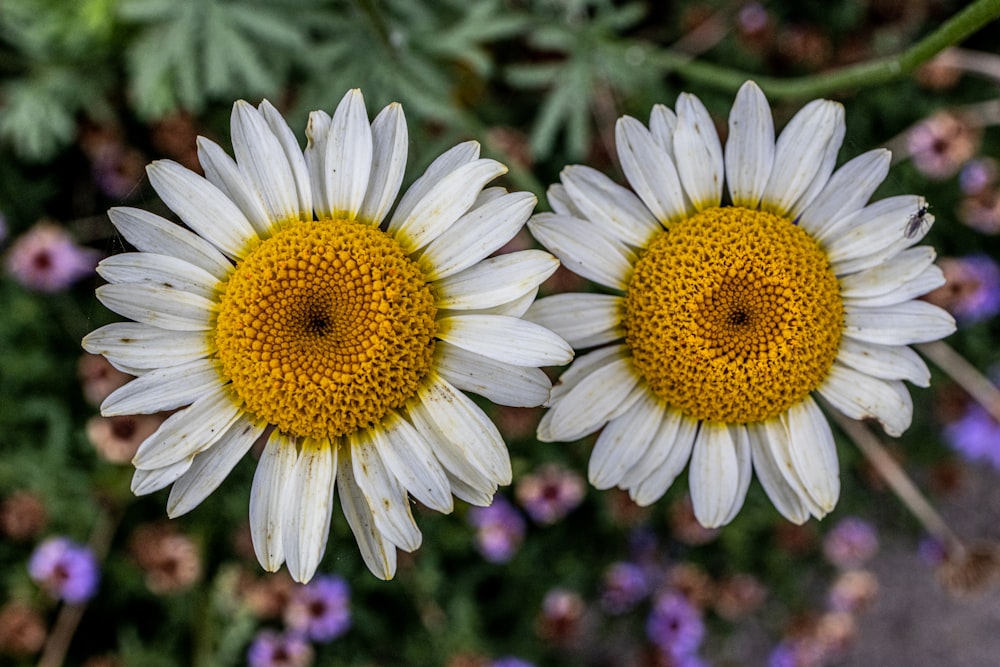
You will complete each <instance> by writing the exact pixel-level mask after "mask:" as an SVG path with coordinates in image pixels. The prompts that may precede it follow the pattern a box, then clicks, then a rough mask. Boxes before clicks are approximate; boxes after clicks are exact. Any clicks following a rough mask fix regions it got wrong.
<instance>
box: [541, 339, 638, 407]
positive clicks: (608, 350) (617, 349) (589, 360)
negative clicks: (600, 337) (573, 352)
mask: <svg viewBox="0 0 1000 667" xmlns="http://www.w3.org/2000/svg"><path fill="white" fill-rule="evenodd" d="M629 354H630V353H629V351H628V347H627V346H626V345H625V344H624V343H619V344H615V345H608V346H607V347H601V348H598V349H596V350H593V351H591V352H588V353H587V354H584V355H582V356H579V357H577V358H576V359H574V360H573V363H572V364H570V366H569V368H567V369H566V370H564V371H563V373H562V375H560V376H559V380H558V381H557V382H556V383H555V384H554V385H553V387H552V396H551V397H550V401H549V402H550V403H555V402H556V401H558V400H560V399H561V398H562V397H563V396H564V395H566V394H567V393H568V392H569V390H570V389H572V388H573V387H575V386H576V385H578V384H580V382H581V381H582V380H583V379H584V378H586V377H587V376H588V375H590V374H591V373H593V372H594V371H596V370H597V369H598V368H601V367H602V366H605V365H607V364H609V363H611V362H612V361H615V360H618V359H624V358H626V357H628V356H629Z"/></svg>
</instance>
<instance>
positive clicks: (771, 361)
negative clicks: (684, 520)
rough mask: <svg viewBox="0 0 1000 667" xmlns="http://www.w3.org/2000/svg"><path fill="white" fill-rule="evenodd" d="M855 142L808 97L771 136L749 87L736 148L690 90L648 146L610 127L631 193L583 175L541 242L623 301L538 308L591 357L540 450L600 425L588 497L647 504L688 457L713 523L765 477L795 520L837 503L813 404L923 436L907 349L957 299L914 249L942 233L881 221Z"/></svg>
mask: <svg viewBox="0 0 1000 667" xmlns="http://www.w3.org/2000/svg"><path fill="white" fill-rule="evenodd" d="M844 131H845V126H844V112H843V108H842V107H841V105H840V104H837V103H836V102H830V101H827V100H815V101H813V102H811V103H809V104H808V105H806V107H805V108H803V109H802V110H801V111H800V112H799V113H798V114H796V116H795V117H794V118H793V119H792V120H791V121H790V122H789V123H788V125H787V127H786V128H785V129H784V131H783V132H782V133H781V135H780V136H779V137H777V140H775V133H774V125H773V121H772V118H771V112H770V109H769V107H768V104H767V100H766V99H765V98H764V95H763V93H762V92H761V90H760V89H759V88H758V87H757V86H756V84H754V83H753V82H748V83H746V84H745V85H744V86H743V87H742V88H741V89H740V92H739V94H738V95H737V97H736V102H735V104H734V105H733V109H732V112H731V113H730V116H729V138H728V140H727V142H726V146H725V150H723V146H722V143H721V142H720V140H719V137H718V136H717V134H716V132H715V126H714V124H713V122H712V119H711V117H710V116H709V114H708V111H707V110H706V109H705V107H704V106H703V105H702V103H701V102H700V101H699V100H698V98H696V97H694V96H693V95H688V94H682V95H681V96H680V98H679V99H678V101H677V111H676V113H674V112H672V111H670V110H669V109H667V108H666V107H663V106H656V107H655V108H654V109H653V112H652V115H651V118H650V122H649V127H648V128H647V127H646V126H644V125H643V124H642V123H640V122H639V121H638V120H636V119H634V118H629V117H624V118H621V119H620V120H619V121H618V125H617V127H616V139H617V145H618V157H619V159H620V161H621V166H622V170H623V171H624V173H625V176H626V178H627V179H628V181H629V184H630V185H631V186H632V191H630V190H628V189H626V188H624V187H621V186H619V185H616V184H615V183H614V182H612V181H611V180H610V179H609V178H608V177H606V176H604V175H603V174H600V173H598V172H597V171H595V170H593V169H590V168H588V167H583V166H570V167H567V168H566V169H565V170H564V171H563V172H562V175H561V181H562V183H561V184H556V185H553V186H552V187H551V188H550V189H549V193H548V196H549V202H550V204H551V206H552V208H553V209H554V211H555V212H554V213H540V214H537V215H535V216H534V217H533V218H532V220H531V221H529V223H528V226H529V228H530V229H531V231H532V232H533V233H534V235H535V237H536V238H537V239H538V240H539V241H541V242H542V243H543V244H544V245H545V246H546V247H548V248H549V249H550V250H551V251H552V252H553V253H554V254H555V255H556V256H557V257H559V258H560V260H562V262H563V263H564V264H565V265H566V266H568V267H569V268H570V269H572V270H573V271H575V272H576V273H578V274H580V275H581V276H583V277H585V278H588V279H590V280H592V281H594V282H596V283H598V284H599V285H602V286H603V287H605V288H607V291H608V292H610V293H582V294H560V295H556V296H552V297H548V298H545V299H541V300H539V301H537V302H536V303H535V304H534V305H532V306H531V308H530V309H529V310H528V313H527V314H526V316H525V317H526V318H527V319H531V320H532V321H534V322H537V323H540V324H542V325H544V326H546V327H549V328H551V329H552V330H553V331H555V332H556V333H558V334H560V335H561V336H563V337H564V338H565V339H566V340H567V341H569V343H570V344H571V345H573V346H574V347H575V348H576V349H578V350H579V349H582V348H594V349H593V350H591V351H590V352H588V353H587V354H584V355H583V356H579V357H578V358H577V359H576V361H574V362H573V364H572V366H570V367H569V369H568V370H567V371H566V372H565V373H564V374H563V375H562V377H561V379H560V381H559V382H558V383H557V385H556V386H555V388H554V389H553V392H552V397H551V399H550V409H549V410H548V412H547V413H546V414H545V416H544V417H543V419H542V421H541V423H540V425H539V428H538V436H539V438H540V439H542V440H546V441H551V440H574V439H577V438H580V437H582V436H584V435H587V434H589V433H593V432H595V431H597V430H599V429H601V428H602V427H603V431H602V432H601V434H600V435H599V436H598V438H597V442H596V444H595V446H594V450H593V453H592V454H591V458H590V466H589V473H590V481H591V482H592V483H593V484H594V486H596V487H597V488H601V489H604V488H610V487H613V486H617V487H620V488H623V489H627V490H628V491H629V493H630V494H631V496H632V498H633V499H634V500H635V501H636V502H637V503H639V504H640V505H648V504H650V503H652V502H653V501H655V500H657V499H658V498H660V496H662V495H663V493H664V492H665V491H666V489H667V488H668V487H669V486H670V484H671V483H672V482H673V481H674V479H676V478H677V476H678V475H679V474H680V473H681V471H682V470H683V468H684V467H685V465H686V464H687V463H688V461H689V460H690V470H689V473H688V476H689V482H690V491H691V496H692V500H693V504H694V511H695V515H696V516H697V518H698V520H699V521H700V522H701V523H702V524H703V525H705V526H708V527H715V526H720V525H723V524H726V523H728V522H729V521H731V520H732V519H733V518H734V517H735V516H736V514H737V513H738V512H739V510H740V508H741V507H742V505H743V500H744V497H745V495H746V492H747V487H748V485H749V484H750V478H751V470H752V469H754V470H756V471H757V477H758V479H759V480H760V482H761V484H762V485H763V487H764V489H765V491H766V492H767V494H768V496H769V497H770V498H771V500H772V501H773V502H774V505H775V506H776V507H777V509H778V511H779V512H781V513H782V514H783V515H784V516H786V517H787V518H788V519H790V520H792V521H794V522H796V523H802V522H804V521H806V520H807V519H808V518H809V516H810V515H813V516H815V517H817V518H820V517H822V516H824V515H825V514H826V513H828V512H829V511H830V510H831V509H833V507H834V505H835V504H836V502H837V498H838V495H839V493H840V478H839V472H838V462H837V451H836V447H835V445H834V440H833V436H832V434H831V431H830V427H829V425H828V424H827V421H826V418H825V417H824V416H823V414H822V412H821V411H820V409H819V407H818V406H817V402H816V399H815V398H814V395H816V394H818V395H819V396H821V397H822V398H823V399H825V400H826V401H827V402H828V403H829V404H830V405H831V406H832V407H833V408H834V409H837V410H839V411H841V412H842V413H844V414H845V415H847V416H848V417H851V418H854V419H866V418H872V419H876V420H878V421H879V422H881V423H882V425H883V427H884V428H885V431H886V432H887V433H888V434H889V435H892V436H898V435H900V434H901V433H902V432H903V431H904V430H905V429H906V428H907V427H908V426H909V424H910V419H911V416H912V410H913V404H912V402H911V399H910V395H909V392H908V390H907V389H906V387H905V385H904V384H903V380H908V381H909V382H912V383H914V384H916V385H918V386H927V384H928V382H929V378H930V375H929V373H928V370H927V367H926V366H925V365H924V363H923V361H922V360H921V359H920V358H919V357H918V356H917V354H916V353H915V352H914V351H913V350H912V349H910V348H909V347H908V345H910V344H912V343H920V342H925V341H931V340H935V339H938V338H941V337H943V336H946V335H948V334H949V333H951V332H952V331H954V328H955V324H954V321H953V320H952V318H951V316H949V315H948V314H947V313H946V312H945V311H943V310H941V309H940V308H937V307H935V306H932V305H931V304H929V303H926V302H924V301H917V300H914V299H915V297H917V296H919V295H921V294H924V293H926V292H928V291H930V290H931V289H934V288H935V287H937V286H939V285H941V284H942V283H943V282H944V279H943V277H942V274H941V271H940V270H939V269H938V268H937V267H936V266H934V265H933V261H934V256H935V254H934V250H933V249H931V248H929V247H926V246H921V247H915V248H914V247H911V246H913V245H914V244H915V243H916V242H917V241H918V240H919V239H920V238H921V237H922V236H923V235H924V234H926V232H927V229H929V227H930V224H929V223H931V222H933V218H932V217H931V216H930V215H925V220H924V224H920V225H911V224H910V218H911V216H912V215H916V214H917V213H918V212H926V205H925V202H924V200H923V199H922V198H920V197H916V196H900V197H891V198H889V199H884V200H881V201H878V202H875V203H872V204H867V201H868V199H869V197H870V196H871V195H872V193H873V192H874V191H875V189H876V188H877V187H878V185H879V184H880V183H881V182H882V180H883V179H884V178H885V176H886V174H887V173H888V168H889V152H888V151H886V150H874V151H871V152H868V153H865V154H863V155H861V156H859V157H857V158H855V159H853V160H851V161H850V162H848V163H846V164H844V165H843V166H842V167H840V168H839V169H837V170H836V171H835V170H834V165H835V162H836V158H837V152H838V150H839V149H840V144H841V141H842V139H843V137H844ZM724 181H725V182H726V183H727V185H728V193H729V202H728V203H725V204H724V203H723V182H724ZM633 191H634V192H633ZM915 228H916V229H915Z"/></svg>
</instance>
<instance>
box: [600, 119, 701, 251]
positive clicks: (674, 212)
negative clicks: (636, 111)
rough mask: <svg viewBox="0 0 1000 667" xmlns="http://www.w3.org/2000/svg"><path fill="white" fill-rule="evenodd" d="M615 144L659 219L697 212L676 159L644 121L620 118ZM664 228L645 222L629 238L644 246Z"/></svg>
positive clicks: (627, 173) (627, 175)
mask: <svg viewBox="0 0 1000 667" xmlns="http://www.w3.org/2000/svg"><path fill="white" fill-rule="evenodd" d="M615 144H616V145H617V147H618V160H619V161H620V162H621V165H622V171H623V172H624V173H625V178H627V179H628V182H629V185H631V186H632V188H633V189H635V192H636V194H637V195H639V198H640V199H642V202H643V203H644V204H645V205H646V208H648V209H649V210H650V212H651V213H652V214H653V216H654V217H655V218H656V219H657V220H659V221H660V222H664V223H665V222H668V221H671V220H678V219H680V218H682V217H683V216H685V215H687V214H688V213H690V212H693V210H694V209H693V207H691V205H690V202H689V201H687V197H686V195H685V194H684V188H683V187H682V186H681V180H680V177H679V176H678V175H677V167H675V166H674V161H673V160H671V159H670V155H669V154H668V153H667V151H665V150H663V149H662V148H660V147H659V146H658V145H657V144H656V142H655V141H654V140H653V136H652V135H651V134H650V132H649V130H647V129H646V128H645V127H644V126H643V124H642V123H640V122H639V121H638V120H636V119H635V118H632V117H631V116H623V117H621V118H619V119H618V123H617V124H616V125H615ZM660 229H661V228H660V227H659V226H658V225H657V226H650V225H643V226H642V227H640V228H639V229H637V230H636V231H638V232H639V234H638V235H634V236H633V237H632V238H629V239H627V240H628V241H629V242H630V243H633V244H634V245H637V246H640V247H644V246H645V245H646V241H648V239H649V236H650V235H652V234H654V233H656V232H658V231H660ZM633 239H634V240H633Z"/></svg>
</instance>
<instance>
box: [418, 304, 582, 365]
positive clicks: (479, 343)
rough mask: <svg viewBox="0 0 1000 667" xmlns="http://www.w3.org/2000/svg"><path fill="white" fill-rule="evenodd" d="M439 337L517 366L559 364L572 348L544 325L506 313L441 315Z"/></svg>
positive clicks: (565, 358) (569, 353)
mask: <svg viewBox="0 0 1000 667" xmlns="http://www.w3.org/2000/svg"><path fill="white" fill-rule="evenodd" d="M437 324H438V331H437V337H438V338H440V339H441V340H445V341H448V342H449V343H451V344H452V345H455V346H458V347H460V348H462V349H464V350H468V351H469V352H475V353H476V354H481V355H483V356H484V357H489V358H490V359H496V360H497V361H502V362H504V363H508V364H513V365H515V366H559V365H562V364H566V363H569V361H570V359H572V358H573V348H571V347H570V346H569V345H567V344H566V341H564V340H563V339H562V338H560V337H559V336H557V335H555V334H554V333H552V332H551V331H549V330H548V329H546V328H545V327H541V326H538V325H537V324H534V323H533V322H526V321H524V320H521V319H518V318H516V317H507V316H504V315H460V316H457V317H445V318H441V319H439V320H438V322H437Z"/></svg>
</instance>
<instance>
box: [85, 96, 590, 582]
mask: <svg viewBox="0 0 1000 667" xmlns="http://www.w3.org/2000/svg"><path fill="white" fill-rule="evenodd" d="M307 135H308V139H309V141H308V146H307V148H306V149H305V151H304V152H303V151H302V150H301V148H300V147H299V144H298V142H297V140H296V139H295V137H294V135H293V133H292V131H291V130H290V129H289V127H288V125H287V124H286V123H285V121H284V120H283V119H282V117H281V116H280V115H279V113H278V111H277V110H276V109H275V108H274V107H273V106H271V105H270V104H269V103H267V102H264V103H262V104H261V105H260V107H259V108H256V109H255V108H254V107H253V106H251V105H249V104H247V103H246V102H242V101H241V102H237V103H236V105H235V106H234V107H233V114H232V140H233V149H234V152H235V155H236V159H235V160H233V159H232V158H231V157H229V155H227V154H226V153H225V152H224V151H223V150H222V149H221V148H220V147H219V146H218V145H217V144H215V143H213V142H211V141H208V140H207V139H204V138H200V139H199V141H198V154H199V159H200V161H201V164H202V166H203V168H204V170H205V178H202V177H201V176H199V175H197V174H195V173H194V172H192V171H189V170H188V169H185V168H184V167H182V166H180V165H179V164H176V163H174V162H171V161H167V160H164V161H158V162H154V163H153V164H151V165H150V166H149V167H148V169H147V171H148V173H149V178H150V182H151V183H152V185H153V187H154V188H155V189H156V191H157V192H158V193H159V195H160V197H161V198H162V199H163V201H164V203H166V205H167V206H168V207H170V209H171V210H173V211H174V213H176V214H177V216H178V217H179V218H180V219H181V221H183V222H184V224H185V225H187V227H188V228H190V230H191V231H189V230H188V229H185V228H184V227H182V226H179V225H177V224H174V223H172V222H169V221H167V220H165V219H163V218H161V217H159V216H157V215H154V214H152V213H149V212H146V211H142V210H137V209H133V208H115V209H112V210H111V212H110V217H111V221H112V222H113V223H114V225H115V226H116V227H117V228H118V230H119V231H120V232H121V234H122V235H123V236H124V237H125V238H126V239H127V240H128V241H129V242H130V243H131V244H132V245H134V246H135V247H136V248H137V249H138V250H139V251H140V252H134V253H125V254H121V255H117V256H114V257H111V258H109V259H106V260H105V261H104V262H102V263H101V265H100V267H99V269H98V271H99V272H100V274H101V275H102V276H103V277H104V278H105V279H106V280H107V281H108V282H109V283H110V284H108V285H104V286H102V287H100V288H98V290H97V296H98V298H99V299H100V300H101V302H102V303H104V304H105V305H107V306H108V307H109V308H111V309H112V310H114V311H115V312H117V313H120V314H121V315H124V316H125V317H128V318H130V319H132V320H135V321H134V322H123V323H116V324H110V325H108V326H105V327H102V328H100V329H98V330H97V331H94V332H93V333H91V334H90V335H88V336H87V337H86V338H85V339H84V347H85V348H86V349H87V350H89V351H91V352H95V353H100V354H103V355H104V356H106V357H107V358H108V360H110V361H111V362H112V363H113V364H114V365H115V366H116V367H117V368H119V369H121V370H124V371H127V372H129V373H133V374H135V375H138V376H139V377H138V378H137V379H136V380H134V381H132V382H130V383H129V384H127V385H126V386H124V387H122V388H121V389H119V390H118V391H116V392H114V393H113V394H111V395H110V396H109V397H108V398H107V400H106V401H104V403H103V405H102V406H101V411H102V413H103V414H104V415H107V416H111V415H127V414H143V413H152V412H159V411H164V410H174V409H177V408H183V409H181V410H179V411H178V412H176V413H175V414H173V415H172V416H171V417H169V418H168V419H167V420H166V421H165V422H164V423H163V425H162V426H161V427H160V428H159V430H158V431H157V432H156V433H155V434H153V435H152V436H151V437H150V438H148V439H147V440H146V441H144V442H143V444H142V445H141V446H140V448H139V450H138V453H137V454H136V456H135V459H134V460H133V463H134V465H135V467H136V472H135V476H134V478H133V482H132V489H133V491H134V492H135V493H137V494H147V493H151V492H153V491H156V490H158V489H162V488H164V487H166V486H168V485H170V484H173V489H172V490H171V492H170V497H169V500H168V501H167V511H168V513H169V514H170V516H172V517H176V516H178V515H181V514H184V513H185V512H188V511H190V510H191V509H192V508H194V507H195V506H196V505H198V504H199V503H200V502H201V501H202V500H204V499H205V498H206V497H207V496H208V495H209V494H210V493H211V492H212V491H213V490H215V488H216V487H218V485H219V484H220V483H221V482H222V480H223V479H224V478H225V477H226V476H227V475H228V474H229V472H230V471H231V470H232V468H233V467H234V466H235V465H236V463H237V462H238V461H239V460H240V459H241V458H242V457H243V456H244V455H245V454H246V453H247V451H248V450H249V449H250V447H251V445H252V444H253V443H254V441H256V440H257V439H258V438H259V437H261V436H263V435H265V434H266V435H267V444H266V446H265V447H264V450H263V454H262V455H261V458H260V461H259V463H258V465H257V471H256V473H255V476H254V480H253V487H252V489H251V491H250V526H251V530H252V535H253V545H254V550H255V551H256V553H257V557H258V559H259V560H260V563H261V565H262V566H263V567H264V568H266V569H267V570H269V571H274V570H277V569H278V568H279V567H280V566H281V564H282V563H287V565H288V569H289V571H290V573H291V575H292V576H293V577H294V578H295V579H296V580H298V581H303V582H304V581H308V580H309V579H310V578H311V577H312V575H313V573H314V572H315V570H316V568H317V566H318V565H319V562H320V560H321V558H322V556H323V553H324V550H325V548H326V542H327V535H328V532H329V528H330V517H331V511H332V509H333V502H334V486H336V487H338V494H339V497H340V504H341V506H342V507H343V511H344V514H345V516H346V517H347V521H348V523H349V524H350V526H351V529H352V530H353V532H354V536H355V537H356V538H357V542H358V545H359V547H360V549H361V554H362V556H363V557H364V560H365V563H367V565H368V567H369V568H370V569H371V571H372V572H373V573H374V574H375V575H376V576H378V577H381V578H385V579H388V578H390V577H392V576H393V574H394V572H395V569H396V547H399V548H401V549H404V550H406V551H412V550H414V549H416V548H417V547H418V546H420V541H421V534H420V530H419V529H418V528H417V525H416V523H415V522H414V520H413V516H412V514H411V512H410V502H409V500H408V497H407V494H409V495H412V496H413V497H414V498H415V499H417V500H418V501H420V502H421V503H423V504H424V505H426V506H427V507H430V508H432V509H435V510H438V511H440V512H450V511H451V510H452V495H455V496H457V497H458V498H460V499H463V500H466V501H468V502H470V503H473V504H476V505H488V504H489V503H490V502H491V501H492V498H493V494H494V493H495V491H496V489H497V486H498V485H501V484H508V483H510V479H511V469H510V460H509V457H508V454H507V450H506V446H505V444H504V441H503V439H502V438H501V436H500V433H499V432H498V431H497V429H496V427H495V426H494V425H493V423H492V422H491V421H490V420H489V419H488V418H487V416H486V415H485V414H484V413H483V412H482V410H480V409H479V408H478V407H477V406H476V404H475V403H474V402H473V401H472V400H471V399H470V398H468V397H467V396H466V395H465V394H464V393H462V391H459V390H465V391H471V392H475V393H478V394H480V395H482V396H485V397H486V398H488V399H490V400H492V401H495V402H497V403H501V404H504V405H514V406H533V405H538V404H540V403H542V402H543V401H545V400H546V399H547V397H548V395H549V389H550V385H549V382H548V380H547V378H546V376H545V374H544V373H543V372H542V371H541V370H540V369H539V368H538V367H539V366H544V365H552V364H564V363H567V362H568V361H569V360H570V359H571V358H572V350H571V349H570V348H569V346H568V345H566V343H565V342H564V341H563V340H562V339H560V338H559V337H558V336H556V335H555V334H553V333H552V332H551V331H549V330H547V329H545V328H543V327H541V326H539V325H537V324H533V323H530V322H527V321H525V320H523V319H521V315H523V314H524V312H525V310H526V309H527V308H528V306H529V305H530V304H531V302H532V301H533V300H534V297H535V294H536V291H537V287H538V285H539V284H540V283H541V282H542V281H543V280H545V278H546V277H548V276H549V275H550V274H551V273H552V272H553V271H554V270H555V268H556V266H557V265H558V261H557V260H556V259H555V258H554V257H552V256H551V255H549V254H548V253H545V252H542V251H539V250H525V251H521V252H513V253H510V254H505V255H498V256H495V257H490V255H491V254H492V253H493V252H494V251H496V250H497V249H498V248H500V247H501V246H502V245H504V244H505V243H506V242H507V241H509V240H510V239H511V238H512V237H513V236H514V235H515V234H516V233H517V231H518V230H519V229H520V228H521V227H522V225H523V224H524V222H525V221H526V220H527V218H528V216H529V215H530V214H531V211H532V209H533V208H534V205H535V198H534V196H532V195H531V194H527V193H507V192H506V191H504V190H503V189H501V188H488V189H485V190H484V189H483V187H484V185H485V184H487V183H488V182H490V181H492V180H493V179H495V178H496V177H498V176H500V175H501V174H503V173H505V171H506V168H505V167H504V166H503V165H502V164H500V163H498V162H496V161H494V160H489V159H481V158H480V157H479V145H478V144H477V143H475V142H468V143H464V144H460V145H458V146H456V147H455V148H453V149H451V150H449V151H448V152H446V153H445V154H443V155H442V156H441V157H439V158H438V159H437V160H436V161H434V163H433V164H431V165H430V167H428V169H427V171H426V173H425V174H424V175H423V176H422V177H421V178H419V179H418V180H417V181H416V182H415V183H414V184H413V186H412V187H411V188H410V189H409V190H408V191H407V192H406V194H405V195H404V196H403V197H402V198H401V199H400V201H399V203H398V204H397V205H396V207H395V211H394V213H393V215H392V216H391V217H390V218H389V219H388V223H387V225H382V226H380V225H381V223H382V222H383V220H385V219H386V217H387V213H388V212H389V210H390V208H391V207H392V205H393V202H394V201H395V200H396V195H397V193H398V191H399V188H400V184H401V182H402V180H403V170H404V167H405V164H406V151H407V131H406V123H405V119H404V117H403V111H402V108H401V107H400V106H399V105H398V104H391V105H389V106H388V107H386V108H385V109H383V111H382V112H381V113H380V114H379V115H378V116H377V117H376V118H375V120H374V121H372V122H371V123H369V121H368V115H367V112H366V110H365V104H364V99H363V97H362V95H361V92H360V91H357V90H354V91H351V92H349V93H348V94H347V95H346V96H345V97H344V98H343V100H342V101H341V103H340V105H339V106H338V107H337V110H336V112H335V113H334V114H333V117H330V116H329V115H328V114H326V113H324V112H322V111H316V112H313V113H312V114H311V116H310V118H309V127H308V130H307Z"/></svg>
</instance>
